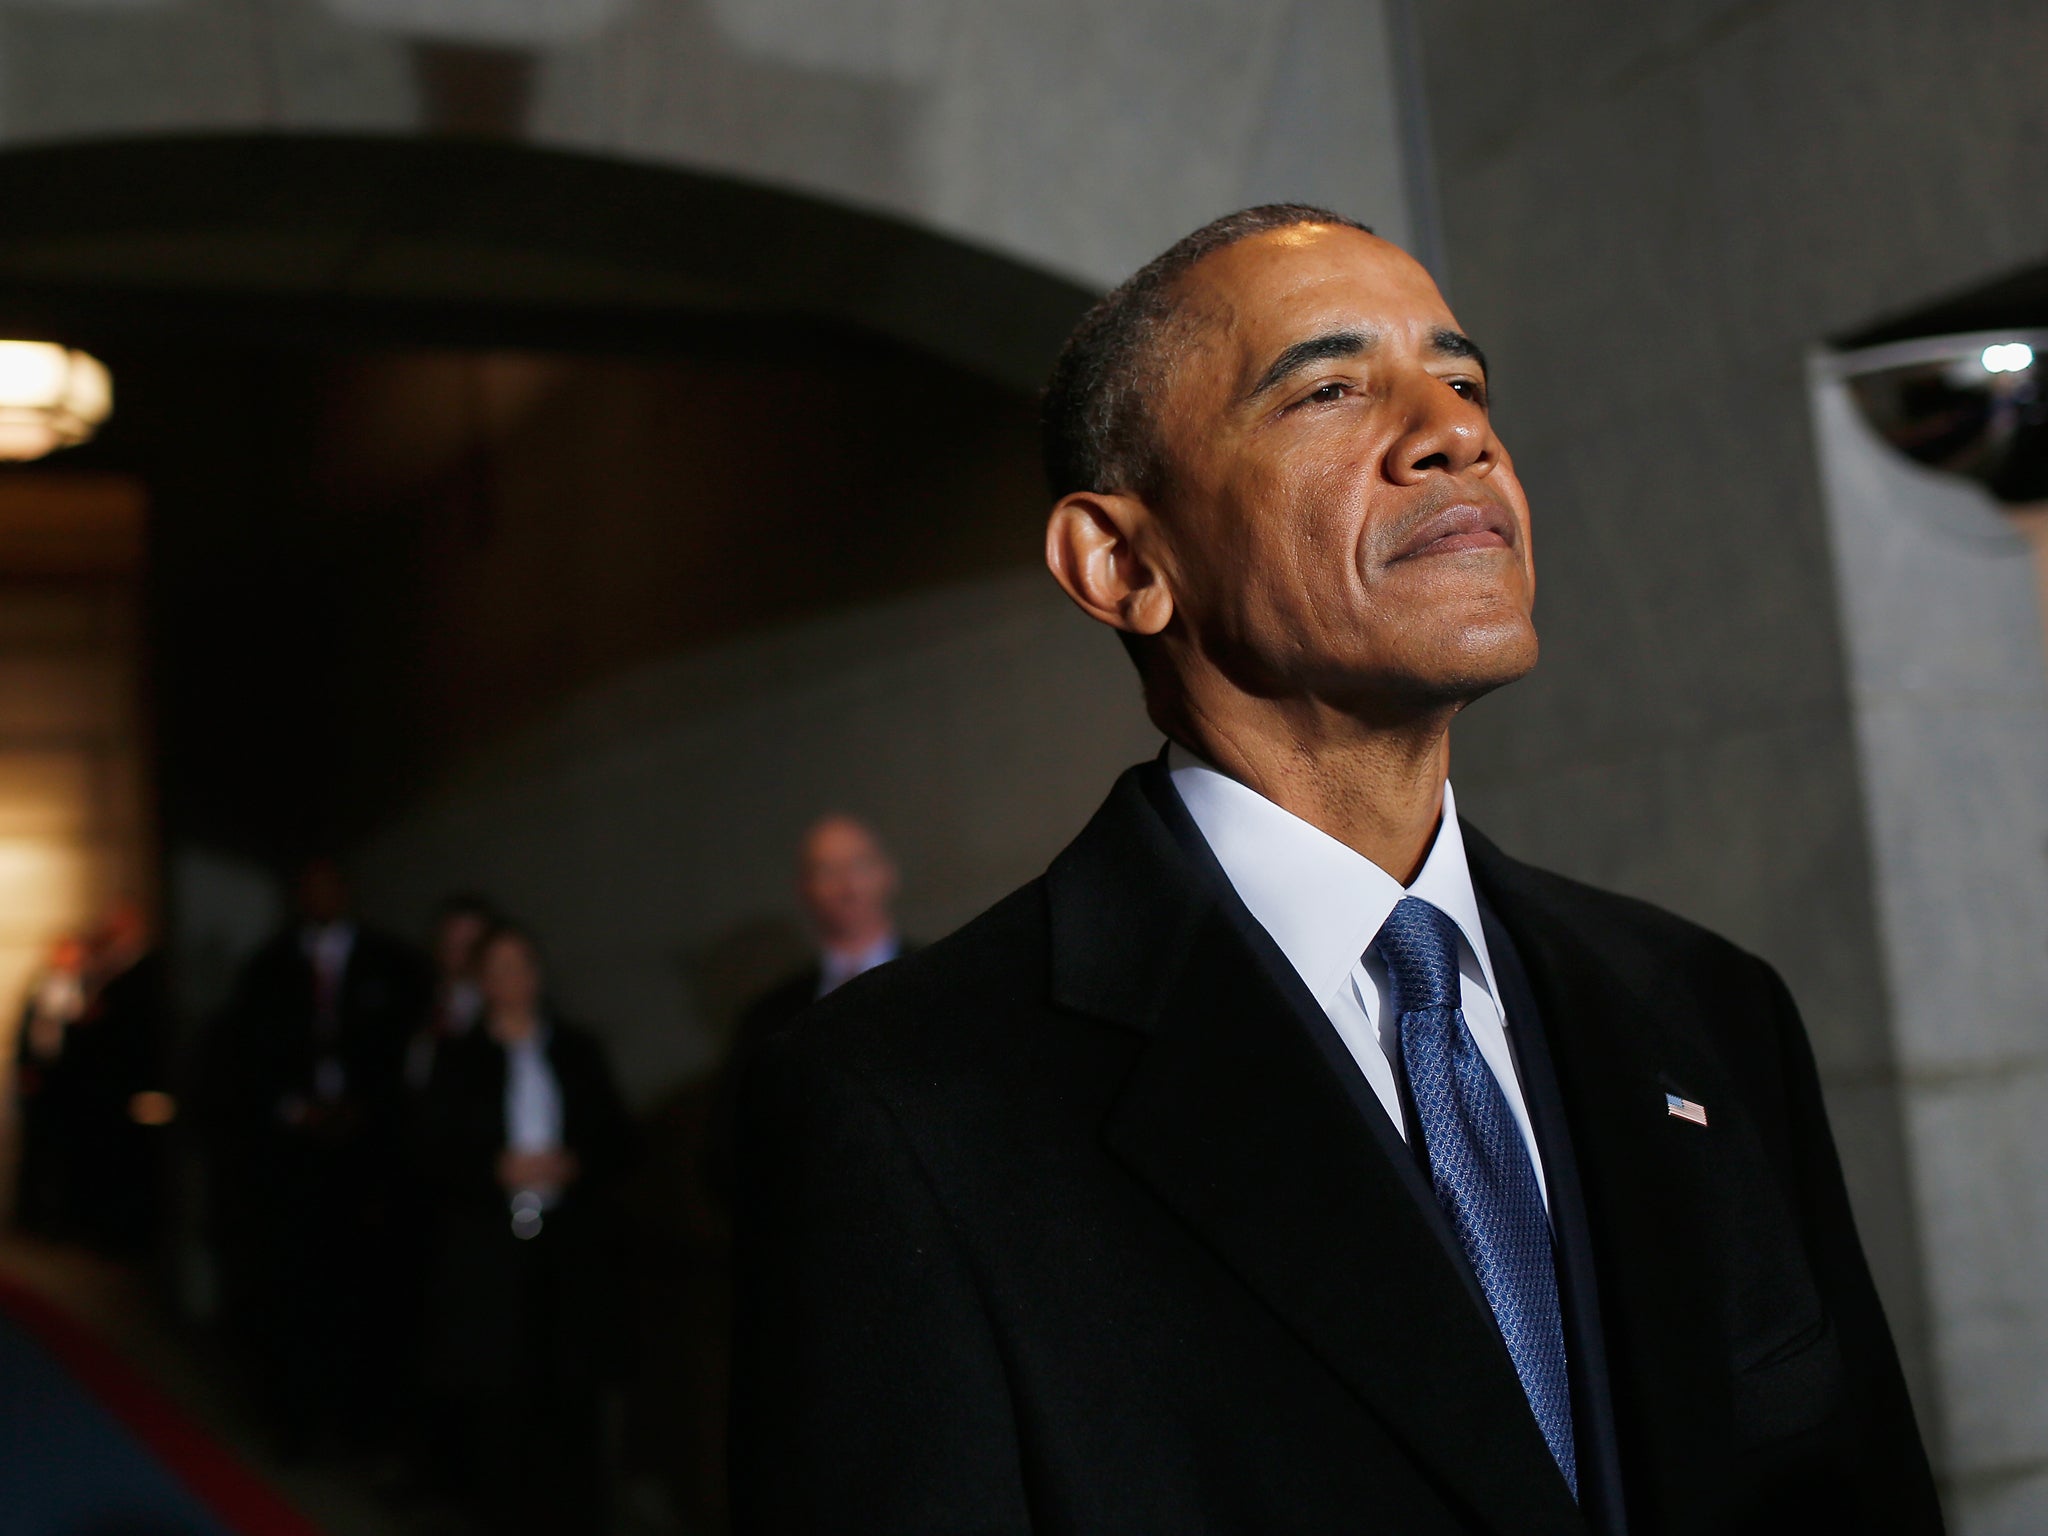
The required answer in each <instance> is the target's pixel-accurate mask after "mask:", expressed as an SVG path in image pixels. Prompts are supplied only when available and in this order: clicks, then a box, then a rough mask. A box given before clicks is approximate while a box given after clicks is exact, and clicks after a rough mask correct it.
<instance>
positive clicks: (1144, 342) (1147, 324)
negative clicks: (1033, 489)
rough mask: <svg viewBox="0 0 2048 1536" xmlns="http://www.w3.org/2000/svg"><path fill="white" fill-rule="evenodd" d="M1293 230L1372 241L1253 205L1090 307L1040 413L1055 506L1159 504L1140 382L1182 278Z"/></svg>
mask: <svg viewBox="0 0 2048 1536" xmlns="http://www.w3.org/2000/svg"><path fill="white" fill-rule="evenodd" d="M1300 224H1337V225H1341V226H1343V227H1344V228H1346V229H1356V230H1363V231H1364V232H1365V233H1366V234H1371V233H1372V231H1371V229H1370V228H1368V227H1367V226H1366V225H1364V224H1361V223H1359V222H1358V221H1357V220H1356V219H1348V218H1346V217H1344V215H1343V214H1341V213H1332V212H1331V211H1330V210H1329V209H1327V208H1318V207H1316V206H1314V205H1313V204H1310V203H1261V204H1260V205H1259V206H1258V207H1256V208H1242V209H1239V210H1238V211H1237V212H1236V213H1229V214H1225V215H1224V216H1223V217H1222V218H1220V219H1213V220H1211V221H1210V222H1209V223H1207V224H1204V225H1203V226H1202V227H1201V228H1200V229H1198V230H1196V231H1195V232H1194V233H1193V234H1191V235H1187V236H1185V237H1183V238H1182V239H1180V240H1177V241H1176V242H1174V244H1173V245H1172V246H1171V247H1169V248H1168V249H1167V250H1165V251H1164V252H1162V253H1161V254H1159V255H1158V256H1155V257H1153V258H1152V260H1150V261H1148V262H1146V263H1145V265H1144V266H1142V267H1140V268H1139V269H1138V270H1137V271H1136V272H1134V273H1132V274H1131V275H1130V276H1129V277H1127V278H1125V279H1124V280H1123V282H1121V283H1119V284H1118V285H1117V286H1116V288H1115V289H1114V290H1112V291H1111V292H1110V293H1108V294H1107V295H1105V296H1104V297H1103V298H1102V299H1101V300H1100V301H1098V302H1097V303H1096V304H1095V306H1094V307H1093V308H1091V309H1090V310H1089V311H1088V313H1087V314H1085V315H1083V316H1082V317H1081V323H1080V324H1079V325H1077V326H1075V327H1074V332H1073V334H1072V335H1071V336H1069V337H1068V338H1067V343H1066V345H1065V346H1064V347H1062V348H1061V349H1060V356H1059V361H1058V362H1057V363H1055V364H1054V365H1053V370H1052V377H1051V379H1050V380H1048V381H1047V383H1046V386H1045V395H1044V399H1043V401H1042V403H1041V408H1040V412H1039V430H1040V434H1041V435H1040V443H1041V447H1042V450H1043V452H1044V455H1045V478H1046V483H1047V485H1048V487H1049V488H1050V489H1051V491H1052V495H1053V498H1054V499H1055V500H1057V499H1059V498H1060V497H1062V496H1067V495H1071V494H1072V493H1073V492H1075V491H1101V492H1104V493H1107V492H1112V491H1127V492H1132V493H1134V494H1137V495H1140V496H1153V495H1156V494H1158V492H1159V490H1160V489H1161V487H1162V484H1163V481H1164V469H1165V466H1164V465H1163V463H1162V462H1161V460H1160V457H1159V450H1158V445H1157V442H1156V441H1155V435H1154V431H1153V415H1152V405H1153V401H1152V397H1151V395H1150V393H1149V390H1148V384H1149V381H1150V380H1151V379H1152V378H1156V377H1157V376H1158V375H1159V373H1160V372H1162V371H1163V370H1161V369H1160V368H1159V367H1158V364H1159V362H1160V358H1159V353H1160V352H1161V350H1162V348H1163V345H1164V343H1165V341H1166V340H1167V339H1168V337H1169V334H1170V333H1171V331H1172V330H1173V328H1174V325H1175V322H1176V321H1177V320H1178V319H1179V318H1180V317H1181V315H1182V311H1183V301H1182V298H1181V296H1180V294H1179V293H1178V292H1177V289H1178V287H1179V283H1180V279H1181V277H1182V276H1183V275H1184V274H1185V273H1186V272H1187V271H1188V269H1189V268H1190V267H1192V266H1194V265H1195V263H1196V262H1198V261H1201V260H1202V259H1203V258H1204V257H1207V256H1212V255H1214V254H1215V253H1216V252H1217V251H1220V250H1222V249H1224V248H1225V247H1226V246H1231V245H1235V244H1237V242H1238V241H1240V240H1245V239H1249V238H1250V237H1251V236H1253V235H1263V234H1266V233H1268V232H1269V231H1272V230H1276V229H1291V228H1293V227H1295V226H1296V225H1300Z"/></svg>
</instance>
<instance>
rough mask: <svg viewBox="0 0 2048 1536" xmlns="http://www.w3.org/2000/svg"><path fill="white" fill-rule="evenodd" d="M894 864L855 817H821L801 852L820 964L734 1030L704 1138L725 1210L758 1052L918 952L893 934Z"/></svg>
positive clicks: (709, 1173)
mask: <svg viewBox="0 0 2048 1536" xmlns="http://www.w3.org/2000/svg"><path fill="white" fill-rule="evenodd" d="M898 885H899V876H898V873H897V869H896V861H895V860H894V859H892V858H890V857H889V851H888V849H887V848H885V847H884V846H883V844H882V840H881V838H880V837H879V836H877V835H876V833H875V831H874V829H873V828H872V827H870V826H868V824H867V823H866V822H864V821H860V820H858V819H856V818H855V817H852V816H846V815H839V814H834V815H829V816H821V817H819V818H818V820H816V821H815V822H813V823H812V824H811V825H810V827H809V828H808V829H807V830H806V831H805V833H804V837H803V842H802V844H801V845H800V846H799V848H798V850H797V869H796V896H797V903H798V905H799V906H801V907H802V908H803V911H804V917H805V920H806V921H807V922H808V923H809V924H810V928H811V936H812V939H813V941H814V942H815V943H816V945H817V958H816V959H815V960H813V961H812V962H811V963H810V964H808V965H806V966H804V967H802V968H801V969H799V970H797V971H796V972H795V973H793V974H792V975H790V976H788V977H785V978H784V979H783V980H782V981H780V982H778V983H776V984H775V985H774V986H773V987H770V988H769V989H768V990H767V991H766V992H764V993H762V994H761V996H759V997H757V998H755V999H754V1000H753V1001H752V1002H751V1003H749V1004H748V1005H747V1006H746V1007H745V1008H744V1009H743V1010H741V1013H740V1016H739V1018H738V1019H737V1020H736V1021H735V1023H734V1026H733V1033H732V1039H731V1041H730V1042H729V1043H728V1044H727V1046H726V1052H725V1060H724V1062H723V1064H722V1065H721V1068H720V1071H719V1078H718V1083H717V1085H716V1087H717V1091H716V1094H715V1096H714V1098H713V1100H712V1104H711V1112H710V1116H709V1121H708V1124H707V1126H706V1129H705V1139H704V1149H705V1150H704V1170H705V1172H704V1182H705V1186H706V1188H707V1190H708V1191H709V1193H710V1194H711V1197H712V1199H713V1200H714V1201H715V1202H716V1203H717V1204H718V1206H719V1207H720V1208H721V1209H726V1210H727V1211H728V1214H729V1207H730V1206H731V1203H732V1201H733V1199H734V1196H735V1190H734V1185H733V1159H734V1136H735V1116H736V1113H737V1101H738V1092H739V1084H740V1082H741V1081H742V1080H743V1079H744V1078H745V1076H746V1074H747V1068H748V1066H749V1064H750V1063H751V1062H752V1060H753V1056H754V1053H755V1052H756V1051H757V1050H759V1049H760V1048H761V1046H762V1045H764V1044H765V1043H766V1042H767V1041H769V1040H772V1039H773V1038H774V1037H775V1036H776V1035H778V1034H780V1033H781V1032H782V1031H783V1030H785V1029H787V1028H789V1026H790V1025H791V1024H793V1023H795V1022H796V1021H797V1020H798V1019H799V1018H801V1017H802V1016H803V1014H804V1013H805V1011H806V1010H808V1009H809V1008H810V1007H811V1006H812V1004H814V1003H816V1002H817V1001H818V999H819V998H821V997H823V996H825V995H826V994H827V993H829V992H832V991H835V990H836V989H838V988H839V987H842V986H844V985H845V984H846V983H847V982H849V981H851V980H853V979H854V978H855V977H856V976H864V975H866V974H867V973H868V972H869V971H872V970H874V969H875V968H876V967H878V966H882V965H886V964H888V963H889V962H890V961H891V960H894V959H896V958H897V957H898V956H899V955H902V954H906V953H909V952H910V951H912V950H914V949H915V948H916V947H917V946H916V945H914V944H911V943H908V942H906V941H905V939H904V938H903V935H902V933H901V932H899V931H898V929H897V927H896V892H897V888H898Z"/></svg>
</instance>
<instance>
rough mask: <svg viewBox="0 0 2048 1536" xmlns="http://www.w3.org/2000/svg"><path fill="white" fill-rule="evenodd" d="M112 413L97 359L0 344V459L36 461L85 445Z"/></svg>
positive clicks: (44, 344) (27, 344)
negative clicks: (59, 450)
mask: <svg viewBox="0 0 2048 1536" xmlns="http://www.w3.org/2000/svg"><path fill="white" fill-rule="evenodd" d="M113 409H114V385H113V381H112V380H111V379H109V378H108V377H107V370H106V368H105V367H104V366H103V365H102V364H101V362H100V360H99V359H98V358H96V357H90V356H88V355H87V354H86V353H83V352H74V351H72V350H71V349H70V348H68V347H60V346H58V345H56V344H55V343H54V342H48V341H0V459H14V460H21V459H40V458H41V457H42V456H43V455H44V454H46V453H49V452H51V451H52V450H53V449H57V448H70V447H72V446H74V445H76V444H78V443H82V442H84V441H85V440H86V439H87V438H89V437H91V436H92V435H93V433H94V432H96V431H97V430H98V429H99V425H100V423H101V422H103V421H105V420H106V419H107V417H108V416H109V415H110V414H111V413H112V411H113Z"/></svg>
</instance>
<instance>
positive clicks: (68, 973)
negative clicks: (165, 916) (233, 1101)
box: [16, 901, 175, 1259]
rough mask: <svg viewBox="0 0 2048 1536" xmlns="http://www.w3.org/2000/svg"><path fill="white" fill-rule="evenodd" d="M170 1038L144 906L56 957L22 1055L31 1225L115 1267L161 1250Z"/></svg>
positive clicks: (26, 1025)
mask: <svg viewBox="0 0 2048 1536" xmlns="http://www.w3.org/2000/svg"><path fill="white" fill-rule="evenodd" d="M167 1031H168V1018H167V1014H166V999H165V994H164V986H163V967H162V963H161V961H160V960H159V959H158V957H157V955H156V952H155V950H154V948H153V946H152V944H151V939H150V929H149V923H148V920H147V918H146V917H145V915H144V914H143V911H142V909H141V907H140V906H138V905H137V904H136V903H134V902H132V901H123V902H119V903H117V904H116V905H115V906H114V908H113V909H112V910H111V911H110V912H109V913H108V914H107V916H106V918H105V919H104V920H103V921H102V922H101V923H100V924H99V925H98V926H97V927H96V928H95V929H94V930H93V931H92V932H91V933H90V934H89V935H87V936H86V937H84V938H77V937H69V938H65V939H62V940H60V941H59V942H58V943H57V945H56V946H55V947H54V948H53V950H52V952H51V958H50V964H49V967H48V969H47V970H46V971H45V972H44V974H43V975H42V976H41V977H40V978H39V979H38V981H37V982H36V984H35V985H34V986H33V987H32V988H31V989H30V992H29V998H28V1002H27V1004H26V1005H25V1008H24V1011H23V1019H22V1028H21V1034H20V1038H19V1045H18V1047H17V1056H18V1059H17V1072H16V1092H17V1093H18V1095H19V1097H20V1103H21V1111H22V1165H21V1173H20V1186H19V1187H20V1195H19V1210H18V1212H17V1219H18V1221H19V1222H20V1224H21V1225H22V1226H23V1227H25V1228H28V1229H30V1230H33V1231H37V1232H40V1233H42V1234H43V1235H45V1236H49V1237H58V1238H66V1239H70V1240H73V1241H77V1242H81V1243H84V1244H85V1245H87V1246H88V1247H91V1248H94V1249H96V1250H98V1251H99V1252H101V1253H104V1254H107V1255H109V1256H111V1257H116V1258H124V1259H141V1258H145V1257H147V1256H148V1254H149V1253H150V1252H151V1250H152V1249H153V1247H154V1244H155V1239H156V1235H157V1230H158V1222H159V1220H160V1216H161V1206H162V1198H161V1197H162V1185H161V1170H162V1153H163V1137H164V1134H165V1131H164V1128H165V1127H166V1126H167V1125H168V1124H169V1123H170V1121H171V1119H172V1116H173V1114H174V1112H175V1106H174V1103H173V1101H172V1099H171V1096H170V1094H169V1093H168V1092H167V1091H166V1089H167V1076H168V1072H167V1067H168V1063H167V1059H166V1058H167V1051H168V1037H167Z"/></svg>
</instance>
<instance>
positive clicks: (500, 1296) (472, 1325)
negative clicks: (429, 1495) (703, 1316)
mask: <svg viewBox="0 0 2048 1536" xmlns="http://www.w3.org/2000/svg"><path fill="white" fill-rule="evenodd" d="M476 974H477V981H478V986H479V988H480V991H481V994H482V998H483V1015H482V1020H481V1027H480V1028H475V1029H472V1030H470V1031H469V1032H468V1033H467V1034H464V1035H460V1036H456V1037H453V1038H451V1039H450V1040H448V1041H444V1042H443V1045H442V1048H441V1050H440V1051H439V1052H438V1053H437V1055H436V1058H435V1064H434V1074H433V1077H432V1079H431V1080H430V1081H429V1082H428V1084H427V1087H426V1091H425V1095H424V1102H423V1104H422V1106H421V1115H420V1131H419V1136H420V1142H419V1145H420V1167H421V1170H422V1173H423V1176H424V1178H425V1179H426V1181H427V1183H428V1186H429V1189H430V1192H431V1194H432V1197H433V1201H434V1210H435V1221H434V1229H435V1233H436V1250H435V1260H434V1269H433V1278H432V1282H431V1285H430V1289H429V1301H428V1330H427V1340H428V1342H427V1360H426V1374H427V1379H428V1382H429V1385H430V1388H431V1389H432V1391H433V1392H434V1393H435V1395H436V1396H437V1398H438V1399H439V1400H441V1401H444V1402H448V1403H451V1404H453V1405H455V1406H456V1409H457V1411H458V1412H459V1414H460V1415H461V1418H462V1420H463V1428H464V1430H465V1431H466V1438H467V1439H468V1442H469V1455H468V1460H469V1464H470V1465H469V1474H470V1476H471V1478H472V1479H473V1481H474V1484H475V1487H476V1491H477V1493H478V1495H479V1503H480V1505H481V1508H482V1509H483V1511H484V1513H485V1515H486V1517H487V1519H488V1522H489V1528H490V1529H491V1530H493V1531H505V1532H520V1531H533V1532H536V1533H538V1532H546V1533H548V1536H575V1533H577V1532H584V1531H588V1532H603V1531H606V1530H608V1529H609V1524H608V1521H609V1515H608V1489H609V1474H608V1471H607V1468H606V1464H605V1453H604V1439H603V1427H604V1417H603V1414H604V1400H605V1394H606V1392H607V1391H608V1390H609V1389H610V1388H611V1387H612V1386H613V1385H614V1384H615V1383H616V1382H617V1380H618V1376H619V1371H620V1366H621V1361H620V1353H621V1345H622V1342H623V1338H624V1333H623V1318H622V1311H623V1299H624V1292H623V1289H622V1286H621V1284H620V1275H619V1269H620V1256H619V1253H618V1251H617V1247H618V1241H619V1234H618V1231H617V1225H616V1213H615V1211H614V1209H613V1204H612V1202H613V1196H614V1191H615V1189H616V1187H617V1183H618V1179H619V1176H620V1174H621V1172H622V1171H623V1169H624V1168H625V1166H626V1163H627V1160H628V1157H629V1155H630V1151H631V1146H632V1132H631V1125H630V1122H629V1120H628V1118H627V1113H626V1109H625V1105H624V1103H623V1101H622V1100H621V1099H620V1097H619V1092H618V1088H617V1086H616V1084H615V1082H614V1081H613V1077H612V1072H611V1067H610V1064H609V1062H608V1061H607V1059H606V1055H605V1051H604V1048H603V1046H602V1044H601V1043H600V1042H599V1041H598V1040H597V1038H596V1037H595V1036H593V1035H591V1034H589V1033H587V1032H586V1031H584V1030H582V1029H579V1028H577V1027H576V1026H574V1025H573V1024H569V1023H566V1022H564V1021H563V1020H561V1019H560V1018H559V1017H557V1015H556V1013H555V1011H554V1009H552V1008H551V1007H549V1006H548V1004H547V1003H546V1001H545V998H544V995H543V988H542V972H541V962H540V953H539V950H538V947H537V946H536V945H535V943H534V941H533V939H532V938H531V937H530V936H529V935H528V934H526V933H525V932H524V931H522V930H520V929H518V928H516V927H511V926H507V925H501V926H499V927H498V928H496V929H494V930H493V931H492V932H491V934H490V935H489V936H488V937H486V938H485V939H484V940H483V941H482V943H481V944H480V945H479V946H478V948H477V970H476Z"/></svg>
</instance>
